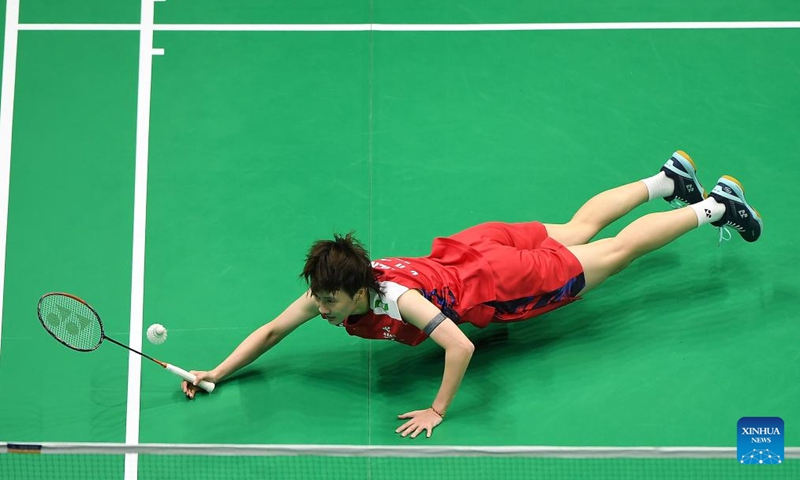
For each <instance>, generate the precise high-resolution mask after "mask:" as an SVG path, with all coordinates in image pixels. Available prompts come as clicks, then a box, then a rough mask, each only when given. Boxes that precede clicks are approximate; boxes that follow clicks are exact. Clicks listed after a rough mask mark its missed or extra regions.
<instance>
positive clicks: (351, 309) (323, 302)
mask: <svg viewBox="0 0 800 480" xmlns="http://www.w3.org/2000/svg"><path fill="white" fill-rule="evenodd" d="M364 295H366V290H365V289H363V288H362V289H361V290H359V291H357V292H356V294H355V295H354V296H353V297H350V295H348V294H346V293H344V292H342V291H340V290H337V291H335V292H332V293H331V292H319V293H317V294H316V295H314V300H316V302H317V308H318V309H319V314H320V315H321V316H322V318H324V319H325V320H327V321H328V323H330V324H331V325H337V326H338V325H341V324H342V323H343V322H344V321H345V320H346V319H347V317H349V316H350V315H353V314H356V313H362V312H360V310H361V309H360V308H359V307H360V304H361V303H362V302H361V300H362V299H363V298H364Z"/></svg>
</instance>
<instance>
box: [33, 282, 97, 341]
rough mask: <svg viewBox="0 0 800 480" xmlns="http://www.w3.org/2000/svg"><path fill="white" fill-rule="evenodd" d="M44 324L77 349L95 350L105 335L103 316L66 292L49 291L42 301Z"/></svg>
mask: <svg viewBox="0 0 800 480" xmlns="http://www.w3.org/2000/svg"><path fill="white" fill-rule="evenodd" d="M39 319H40V320H41V321H42V325H44V328H46V329H47V331H49V332H50V333H51V334H53V335H54V336H55V337H56V338H57V339H59V340H60V341H61V342H63V343H65V344H66V345H67V346H69V347H70V348H74V349H75V350H82V351H89V350H94V349H95V348H97V346H98V345H100V341H101V340H102V338H103V334H102V328H101V324H100V319H99V318H98V317H97V315H96V314H95V312H94V311H93V310H92V309H91V308H89V306H88V305H86V304H85V303H83V302H81V301H80V300H77V299H75V298H73V297H70V296H68V295H63V294H49V295H45V296H44V297H42V299H41V300H40V301H39Z"/></svg>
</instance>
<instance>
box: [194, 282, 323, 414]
mask: <svg viewBox="0 0 800 480" xmlns="http://www.w3.org/2000/svg"><path fill="white" fill-rule="evenodd" d="M317 315H319V310H318V309H317V304H316V302H315V301H314V299H313V297H311V293H310V292H305V293H304V294H303V295H301V296H300V298H298V299H297V300H295V301H294V302H293V303H292V304H291V305H289V306H288V307H287V308H286V310H284V311H283V312H282V313H281V314H280V315H278V316H277V317H276V318H275V319H274V320H272V321H271V322H269V323H266V324H264V325H262V326H261V327H259V328H258V329H257V330H256V331H254V332H253V333H251V334H250V335H249V336H248V337H247V338H245V339H244V341H242V343H241V344H239V346H238V347H236V349H235V350H234V351H233V352H232V353H231V354H230V355H228V358H226V359H225V360H223V361H222V363H220V364H219V365H217V366H216V368H214V369H213V370H210V371H207V372H204V371H192V373H194V374H195V375H196V376H197V380H196V381H195V383H194V384H191V383H189V382H186V381H183V382H182V383H181V388H182V389H183V392H184V393H185V394H186V396H187V397H189V398H194V395H195V393H197V390H198V387H197V383H199V382H200V380H207V381H209V382H214V383H218V382H220V381H221V380H223V379H224V378H225V377H227V376H229V375H230V374H232V373H234V372H236V371H237V370H239V369H240V368H242V367H244V366H246V365H249V364H250V363H251V362H252V361H253V360H255V359H256V358H258V357H260V356H261V355H263V354H264V353H265V352H266V351H267V350H269V349H270V348H272V347H274V346H275V345H276V344H277V343H278V342H280V341H281V340H282V339H283V338H284V337H286V335H288V334H290V333H291V332H292V331H294V329H296V328H297V327H299V326H300V325H302V324H304V323H305V322H307V321H309V320H311V319H312V318H314V317H316V316H317Z"/></svg>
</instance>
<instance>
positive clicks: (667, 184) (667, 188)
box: [642, 172, 675, 200]
mask: <svg viewBox="0 0 800 480" xmlns="http://www.w3.org/2000/svg"><path fill="white" fill-rule="evenodd" d="M642 181H643V182H644V184H645V186H646V187H647V194H648V196H649V198H648V199H647V200H652V199H654V198H664V197H666V196H669V195H672V193H673V192H674V191H675V180H673V179H671V178H669V177H668V176H667V174H666V173H664V172H658V173H657V174H655V175H653V176H652V177H648V178H645V179H643V180H642Z"/></svg>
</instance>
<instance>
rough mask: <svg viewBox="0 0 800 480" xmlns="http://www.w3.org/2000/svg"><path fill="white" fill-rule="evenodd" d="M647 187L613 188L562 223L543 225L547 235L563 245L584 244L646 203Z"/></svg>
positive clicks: (641, 185) (590, 200)
mask: <svg viewBox="0 0 800 480" xmlns="http://www.w3.org/2000/svg"><path fill="white" fill-rule="evenodd" d="M647 198H648V194H647V187H646V186H645V185H644V183H642V182H633V183H629V184H627V185H623V186H621V187H617V188H612V189H611V190H606V191H605V192H602V193H599V194H597V195H595V196H594V197H592V198H591V199H589V201H588V202H586V203H585V204H584V205H583V206H582V207H581V208H580V209H579V210H578V211H577V213H575V215H574V216H573V217H572V219H571V220H570V221H569V222H567V223H564V224H558V225H557V224H545V227H546V228H547V233H548V235H550V237H552V238H553V239H555V240H556V241H557V242H558V243H560V244H562V245H564V246H567V247H569V246H572V245H583V244H585V243H587V242H588V241H589V240H591V239H592V238H593V237H594V236H595V235H597V232H599V231H600V230H602V229H603V228H604V227H606V226H607V225H608V224H610V223H611V222H613V221H614V220H616V219H618V218H620V217H622V216H623V215H625V214H626V213H628V212H630V211H631V210H633V209H634V208H636V207H638V206H639V205H641V204H643V203H645V202H646V201H647Z"/></svg>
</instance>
